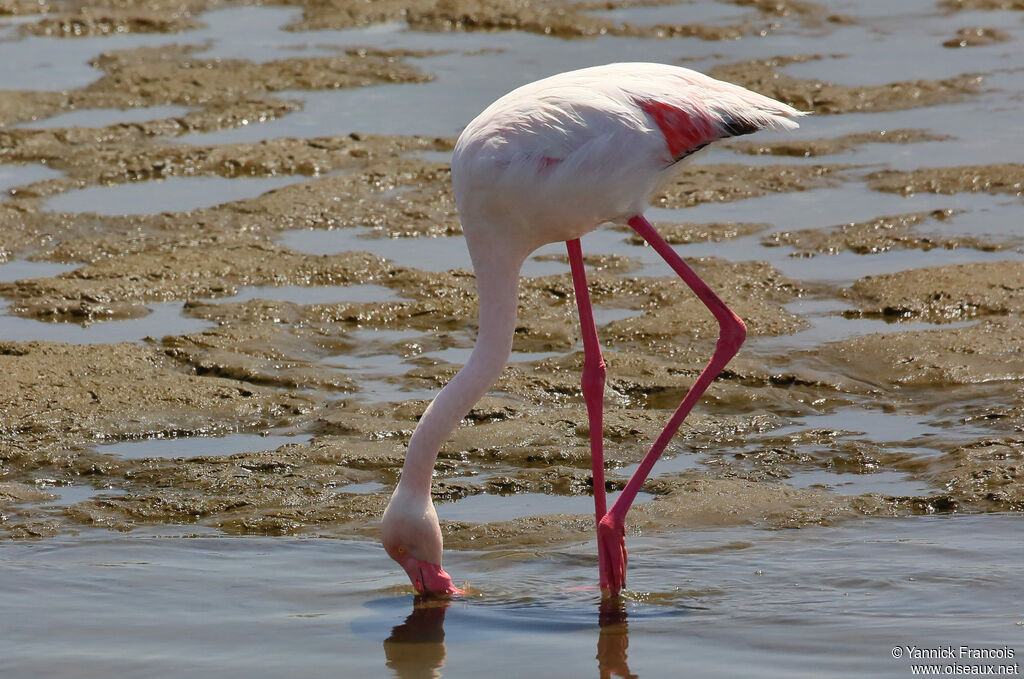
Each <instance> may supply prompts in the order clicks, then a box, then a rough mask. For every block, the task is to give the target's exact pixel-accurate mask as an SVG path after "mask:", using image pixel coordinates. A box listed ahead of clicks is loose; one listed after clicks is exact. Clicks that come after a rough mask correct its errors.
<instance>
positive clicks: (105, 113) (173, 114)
mask: <svg viewBox="0 0 1024 679" xmlns="http://www.w3.org/2000/svg"><path fill="white" fill-rule="evenodd" d="M194 110H195V109H191V108H188V107H186V106H151V107H146V108H127V109H119V108H92V109H86V110H84V111H72V112H70V113H61V114H59V115H55V116H52V117H50V118H40V119H39V120H33V121H30V122H25V123H19V124H17V125H15V127H20V128H24V129H28V130H45V129H49V128H55V127H106V126H107V125H120V124H124V123H142V122H147V121H150V120H163V119H165V118H180V117H181V116H183V115H185V114H187V113H188V112H189V111H194Z"/></svg>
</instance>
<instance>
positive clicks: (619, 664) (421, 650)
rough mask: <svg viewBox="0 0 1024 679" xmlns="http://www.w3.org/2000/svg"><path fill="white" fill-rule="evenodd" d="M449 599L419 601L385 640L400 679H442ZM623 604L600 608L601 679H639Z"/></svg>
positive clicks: (386, 653) (610, 601) (390, 662)
mask: <svg viewBox="0 0 1024 679" xmlns="http://www.w3.org/2000/svg"><path fill="white" fill-rule="evenodd" d="M448 605H449V602H448V600H447V599H436V598H427V597H419V596H418V597H416V598H415V599H414V601H413V609H412V613H410V614H409V616H408V617H407V618H406V619H405V622H403V623H402V624H401V625H396V626H395V627H393V628H392V630H391V636H389V637H388V638H387V639H385V640H384V656H385V658H386V665H387V666H388V667H389V668H390V669H391V670H393V671H394V673H395V677H397V679H440V677H441V676H443V675H442V672H441V669H442V668H443V667H444V662H445V659H446V658H447V656H448V648H447V646H446V645H445V641H444V616H445V613H446V612H447V611H448ZM626 617H627V614H626V608H625V606H624V604H623V601H622V600H621V599H620V600H615V599H606V600H605V601H603V602H602V603H601V605H600V609H599V613H598V624H599V625H600V633H599V634H598V637H597V655H596V656H595V657H596V658H597V672H598V676H599V677H600V679H636V677H637V675H635V674H633V673H631V672H630V671H629V663H628V662H627V655H626V649H627V648H629V624H628V623H627V622H626Z"/></svg>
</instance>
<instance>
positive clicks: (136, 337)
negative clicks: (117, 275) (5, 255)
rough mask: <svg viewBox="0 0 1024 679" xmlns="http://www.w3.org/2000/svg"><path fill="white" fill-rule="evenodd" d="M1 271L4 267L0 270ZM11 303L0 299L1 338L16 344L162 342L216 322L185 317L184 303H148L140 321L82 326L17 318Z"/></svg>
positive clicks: (199, 330)
mask: <svg viewBox="0 0 1024 679" xmlns="http://www.w3.org/2000/svg"><path fill="white" fill-rule="evenodd" d="M0 271H2V268H0ZM9 308H10V304H9V303H8V302H6V301H2V300H0V338H2V339H4V340H9V341H14V342H32V341H37V340H38V341H44V342H65V343H68V344H116V343H118V342H142V341H144V340H146V339H149V338H152V339H160V338H162V337H165V336H166V335H178V334H182V335H184V334H189V333H193V332H202V331H203V330H206V329H207V328H212V327H213V326H214V323H212V322H211V321H207V320H204V319H201V318H193V317H191V316H186V315H185V314H184V313H183V311H184V305H183V304H182V303H181V302H156V303H153V304H149V305H148V308H149V310H150V311H149V313H148V314H146V315H145V316H142V317H141V318H127V319H123V320H117V321H98V322H94V323H89V324H87V325H82V324H79V323H73V322H70V321H38V320H35V319H33V318H23V317H21V316H15V315H13V314H11V313H10V312H9Z"/></svg>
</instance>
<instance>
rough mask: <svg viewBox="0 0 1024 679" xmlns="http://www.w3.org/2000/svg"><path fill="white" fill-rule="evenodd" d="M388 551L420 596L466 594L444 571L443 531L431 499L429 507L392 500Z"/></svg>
mask: <svg viewBox="0 0 1024 679" xmlns="http://www.w3.org/2000/svg"><path fill="white" fill-rule="evenodd" d="M381 532H382V536H381V542H383V543H384V551H386V552H387V553H388V556H390V557H391V558H392V559H394V560H395V561H396V562H398V565H399V566H401V567H402V568H403V570H405V573H406V575H408V576H409V581H410V582H411V583H412V586H413V588H414V589H415V590H416V593H417V594H423V595H428V596H452V595H454V594H462V593H463V592H462V590H461V589H459V588H458V587H456V586H455V585H454V584H453V583H452V579H451V576H449V575H448V573H446V572H445V571H444V569H443V568H441V551H442V540H441V527H440V525H439V524H438V521H437V513H436V512H435V511H434V505H433V503H432V502H430V500H429V498H428V499H427V501H426V503H425V504H424V503H410V502H406V501H404V500H403V498H402V496H401V495H400V493H399V491H397V490H396V492H395V495H394V496H392V498H391V502H390V503H389V504H388V508H387V509H386V510H385V511H384V517H383V520H382V522H381Z"/></svg>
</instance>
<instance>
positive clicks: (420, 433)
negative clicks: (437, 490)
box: [399, 242, 525, 497]
mask: <svg viewBox="0 0 1024 679" xmlns="http://www.w3.org/2000/svg"><path fill="white" fill-rule="evenodd" d="M470 245H471V248H470V249H471V254H472V256H473V268H474V269H475V271H476V283H477V291H478V294H479V301H480V313H479V329H478V331H477V338H476V344H475V345H474V346H473V352H472V353H471V354H470V357H469V360H468V361H467V362H466V365H465V366H463V368H462V370H460V371H459V373H458V374H457V375H456V376H455V377H454V378H452V380H451V381H450V382H449V383H448V384H447V385H445V387H444V388H443V389H442V390H441V391H440V392H439V393H438V394H437V396H436V397H434V400H433V401H432V402H431V403H430V405H429V406H427V409H426V411H424V413H423V416H422V417H421V418H420V421H419V424H417V425H416V430H415V431H414V432H413V435H412V439H411V440H410V441H409V451H408V453H406V456H405V464H404V466H403V467H402V478H401V481H400V482H399V488H400V489H402V490H404V491H411V492H414V493H415V494H417V495H420V496H423V495H426V496H427V497H429V496H430V484H431V478H432V476H433V471H434V463H435V462H436V461H437V454H438V451H440V449H441V445H442V444H443V443H444V442H445V441H446V440H447V439H448V437H449V435H450V434H451V433H452V431H453V430H454V429H455V427H456V426H458V424H459V422H460V421H461V420H462V418H463V417H465V416H466V414H467V413H468V412H469V411H470V409H471V408H472V407H473V406H474V405H475V404H476V402H477V401H479V400H480V398H481V397H482V396H483V395H484V394H485V393H487V390H488V389H490V387H491V385H492V384H494V382H495V381H496V380H497V379H498V376H499V375H501V372H502V370H504V368H505V365H506V364H507V363H508V358H509V354H510V353H511V351H512V335H513V334H514V332H515V325H516V307H517V304H518V291H519V269H520V267H521V266H522V263H523V261H524V259H525V255H524V256H522V257H519V256H517V255H515V254H514V253H515V251H514V250H512V249H509V248H502V247H497V246H495V245H494V244H488V247H486V248H473V247H472V245H473V243H472V242H470Z"/></svg>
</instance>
